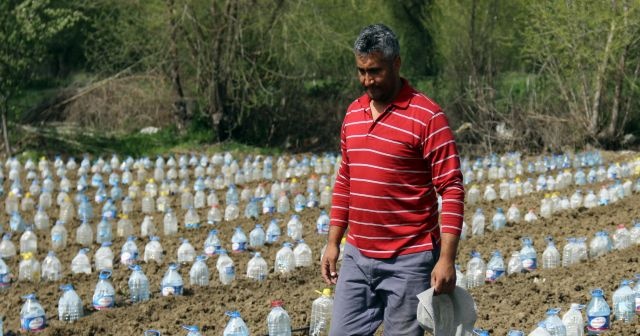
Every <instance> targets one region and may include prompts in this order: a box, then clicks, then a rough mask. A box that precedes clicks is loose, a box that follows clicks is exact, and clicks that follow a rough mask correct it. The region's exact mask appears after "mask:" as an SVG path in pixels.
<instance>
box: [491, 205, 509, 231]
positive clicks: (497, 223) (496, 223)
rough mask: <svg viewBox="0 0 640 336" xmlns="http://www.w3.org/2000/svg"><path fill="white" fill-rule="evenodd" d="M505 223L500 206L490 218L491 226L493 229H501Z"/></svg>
mask: <svg viewBox="0 0 640 336" xmlns="http://www.w3.org/2000/svg"><path fill="white" fill-rule="evenodd" d="M506 225H507V217H506V216H505V215H504V211H503V210H502V208H497V209H496V213H495V214H494V215H493V218H492V219H491V226H492V227H493V230H494V231H498V230H501V229H503V228H504V227H505V226H506Z"/></svg>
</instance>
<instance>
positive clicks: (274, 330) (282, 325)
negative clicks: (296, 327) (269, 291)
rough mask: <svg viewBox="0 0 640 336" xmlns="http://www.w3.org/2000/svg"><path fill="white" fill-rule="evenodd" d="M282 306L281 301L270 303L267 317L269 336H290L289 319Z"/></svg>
mask: <svg viewBox="0 0 640 336" xmlns="http://www.w3.org/2000/svg"><path fill="white" fill-rule="evenodd" d="M283 305H284V302H282V300H273V301H271V311H270V312H269V315H267V331H268V333H269V336H291V318H290V317H289V314H288V313H287V311H286V310H284V307H283Z"/></svg>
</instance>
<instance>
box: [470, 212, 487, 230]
mask: <svg viewBox="0 0 640 336" xmlns="http://www.w3.org/2000/svg"><path fill="white" fill-rule="evenodd" d="M484 225H485V217H484V214H483V213H482V209H481V208H477V209H476V212H475V213H474V214H473V218H472V219H471V234H472V235H474V236H482V235H484Z"/></svg>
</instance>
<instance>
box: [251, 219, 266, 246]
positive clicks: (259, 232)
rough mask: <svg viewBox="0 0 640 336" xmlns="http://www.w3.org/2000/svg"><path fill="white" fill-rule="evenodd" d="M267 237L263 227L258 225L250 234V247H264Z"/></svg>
mask: <svg viewBox="0 0 640 336" xmlns="http://www.w3.org/2000/svg"><path fill="white" fill-rule="evenodd" d="M266 235H267V234H266V233H265V232H264V229H263V228H262V225H260V224H256V227H255V228H253V230H251V232H249V246H250V247H252V248H258V247H262V246H264V243H265V240H266Z"/></svg>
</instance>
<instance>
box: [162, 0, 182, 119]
mask: <svg viewBox="0 0 640 336" xmlns="http://www.w3.org/2000/svg"><path fill="white" fill-rule="evenodd" d="M167 2H168V3H167V6H168V9H169V24H170V27H169V29H171V38H170V44H169V57H170V58H171V60H170V70H169V73H170V76H171V82H172V84H173V89H174V90H175V92H176V94H177V95H178V98H177V99H176V101H175V102H174V103H173V106H174V108H175V112H176V116H177V118H176V121H177V126H178V129H179V130H184V128H185V126H186V124H187V104H186V102H185V99H184V90H183V89H182V81H181V79H180V60H179V56H178V45H177V44H178V43H177V35H178V29H179V27H178V24H177V22H176V9H175V1H174V0H168V1H167Z"/></svg>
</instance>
